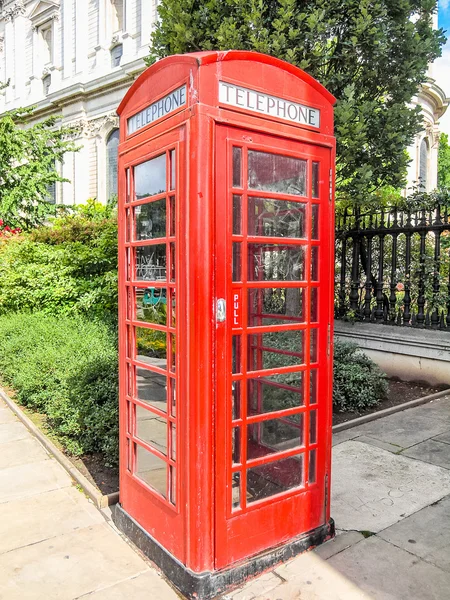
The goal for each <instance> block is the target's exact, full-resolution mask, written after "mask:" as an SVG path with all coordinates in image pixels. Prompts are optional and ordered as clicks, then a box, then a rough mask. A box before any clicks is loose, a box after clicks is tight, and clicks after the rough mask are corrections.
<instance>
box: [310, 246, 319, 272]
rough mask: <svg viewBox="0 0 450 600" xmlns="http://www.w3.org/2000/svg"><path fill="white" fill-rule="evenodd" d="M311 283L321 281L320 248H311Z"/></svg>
mask: <svg viewBox="0 0 450 600" xmlns="http://www.w3.org/2000/svg"><path fill="white" fill-rule="evenodd" d="M311 281H319V247H318V246H312V247H311Z"/></svg>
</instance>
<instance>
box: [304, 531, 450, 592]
mask: <svg viewBox="0 0 450 600" xmlns="http://www.w3.org/2000/svg"><path fill="white" fill-rule="evenodd" d="M327 564H328V565H329V566H331V567H332V568H334V569H335V570H336V571H337V572H339V573H340V574H341V575H342V576H343V577H346V578H347V579H350V580H351V581H352V582H353V583H354V584H355V585H357V586H358V587H359V588H360V589H361V590H362V591H364V592H365V593H366V594H368V595H369V597H371V598H373V600H446V599H447V598H448V597H449V595H448V593H449V592H448V591H449V587H450V574H449V573H446V572H445V571H442V570H441V569H439V568H438V567H435V566H434V565H432V564H430V563H427V562H424V561H423V560H421V559H420V558H418V557H417V556H414V555H413V554H411V553H409V552H407V551H406V550H403V549H401V548H397V547H396V546H394V545H392V544H390V543H389V542H386V541H385V540H382V539H380V538H379V537H378V536H372V537H370V538H367V539H366V540H364V541H362V542H360V543H359V544H357V545H356V546H352V547H351V548H349V549H348V550H344V552H340V553H339V554H336V556H333V557H332V558H330V560H329V561H327ZM324 598H327V596H324ZM302 599H303V596H302Z"/></svg>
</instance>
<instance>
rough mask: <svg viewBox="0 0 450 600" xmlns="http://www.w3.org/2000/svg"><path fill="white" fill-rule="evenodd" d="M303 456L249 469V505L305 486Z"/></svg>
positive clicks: (299, 455) (298, 455)
mask: <svg viewBox="0 0 450 600" xmlns="http://www.w3.org/2000/svg"><path fill="white" fill-rule="evenodd" d="M303 481H304V477H303V454H297V455H295V456H291V457H289V458H284V459H283V460H276V461H272V462H270V463H267V464H265V465H261V466H260V467H253V468H251V469H247V503H249V504H250V503H252V502H255V501H256V500H263V499H264V498H269V497H270V496H275V495H276V494H280V493H281V492H285V491H286V490H290V489H292V488H296V487H299V486H302V485H303Z"/></svg>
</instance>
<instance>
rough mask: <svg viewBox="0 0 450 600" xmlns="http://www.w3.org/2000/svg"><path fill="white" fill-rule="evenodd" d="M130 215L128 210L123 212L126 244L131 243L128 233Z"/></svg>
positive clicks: (129, 229)
mask: <svg viewBox="0 0 450 600" xmlns="http://www.w3.org/2000/svg"><path fill="white" fill-rule="evenodd" d="M130 221H131V213H130V209H129V208H127V209H126V210H125V241H126V242H130V241H131V237H130V231H131V222H130Z"/></svg>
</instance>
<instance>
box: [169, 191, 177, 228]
mask: <svg viewBox="0 0 450 600" xmlns="http://www.w3.org/2000/svg"><path fill="white" fill-rule="evenodd" d="M169 235H170V237H175V235H176V208H175V196H170V227H169Z"/></svg>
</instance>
